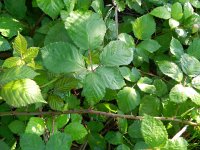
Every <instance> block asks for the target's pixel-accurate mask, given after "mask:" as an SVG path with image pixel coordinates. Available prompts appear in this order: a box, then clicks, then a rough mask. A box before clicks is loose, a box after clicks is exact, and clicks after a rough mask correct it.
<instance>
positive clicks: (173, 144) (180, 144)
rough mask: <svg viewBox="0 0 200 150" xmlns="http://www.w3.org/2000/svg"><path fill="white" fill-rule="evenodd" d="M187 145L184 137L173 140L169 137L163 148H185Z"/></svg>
mask: <svg viewBox="0 0 200 150" xmlns="http://www.w3.org/2000/svg"><path fill="white" fill-rule="evenodd" d="M187 146H188V143H187V141H186V140H185V139H184V138H182V137H179V138H178V139H175V140H171V139H169V140H168V141H167V143H166V145H165V147H164V148H163V149H164V150H169V149H170V150H178V149H181V150H187Z"/></svg>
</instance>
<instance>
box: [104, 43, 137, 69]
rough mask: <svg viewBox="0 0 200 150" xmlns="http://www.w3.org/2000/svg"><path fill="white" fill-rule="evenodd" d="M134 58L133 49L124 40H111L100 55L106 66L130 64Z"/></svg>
mask: <svg viewBox="0 0 200 150" xmlns="http://www.w3.org/2000/svg"><path fill="white" fill-rule="evenodd" d="M132 60H133V50H132V49H131V48H129V47H128V45H127V44H126V43H125V42H122V41H111V42H110V43H109V44H108V45H106V46H105V47H104V49H103V52H102V53H101V55H100V61H101V63H102V64H103V65H105V66H120V65H128V64H130V63H131V61H132Z"/></svg>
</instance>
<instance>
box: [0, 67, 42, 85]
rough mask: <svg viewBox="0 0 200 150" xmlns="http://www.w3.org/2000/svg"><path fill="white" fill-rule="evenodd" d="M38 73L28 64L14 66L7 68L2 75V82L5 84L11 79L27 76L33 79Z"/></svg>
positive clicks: (0, 80) (0, 77)
mask: <svg viewBox="0 0 200 150" xmlns="http://www.w3.org/2000/svg"><path fill="white" fill-rule="evenodd" d="M37 75H39V74H38V73H36V72H35V71H34V70H32V69H31V68H30V67H27V66H19V67H12V68H10V69H6V70H5V72H3V73H2V74H1V75H0V84H2V85H3V84H6V83H8V82H10V81H14V80H19V79H25V78H29V79H33V78H34V77H35V76H37Z"/></svg>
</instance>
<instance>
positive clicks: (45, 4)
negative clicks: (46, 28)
mask: <svg viewBox="0 0 200 150" xmlns="http://www.w3.org/2000/svg"><path fill="white" fill-rule="evenodd" d="M36 2H37V5H38V7H39V8H40V9H42V11H44V12H45V13H46V14H47V15H49V16H50V17H51V18H52V19H55V18H56V17H57V16H58V15H59V13H60V11H61V9H63V8H64V6H65V5H64V3H63V0H56V1H55V0H53V1H52V0H36Z"/></svg>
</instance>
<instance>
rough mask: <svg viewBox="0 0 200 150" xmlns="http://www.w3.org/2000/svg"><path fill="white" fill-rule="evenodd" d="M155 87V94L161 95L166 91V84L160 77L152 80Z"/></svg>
mask: <svg viewBox="0 0 200 150" xmlns="http://www.w3.org/2000/svg"><path fill="white" fill-rule="evenodd" d="M153 84H154V86H155V87H156V95H157V96H159V97H161V96H164V95H165V94H167V93H168V88H167V85H166V84H165V82H164V81H162V80H161V79H155V80H154V82H153Z"/></svg>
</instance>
